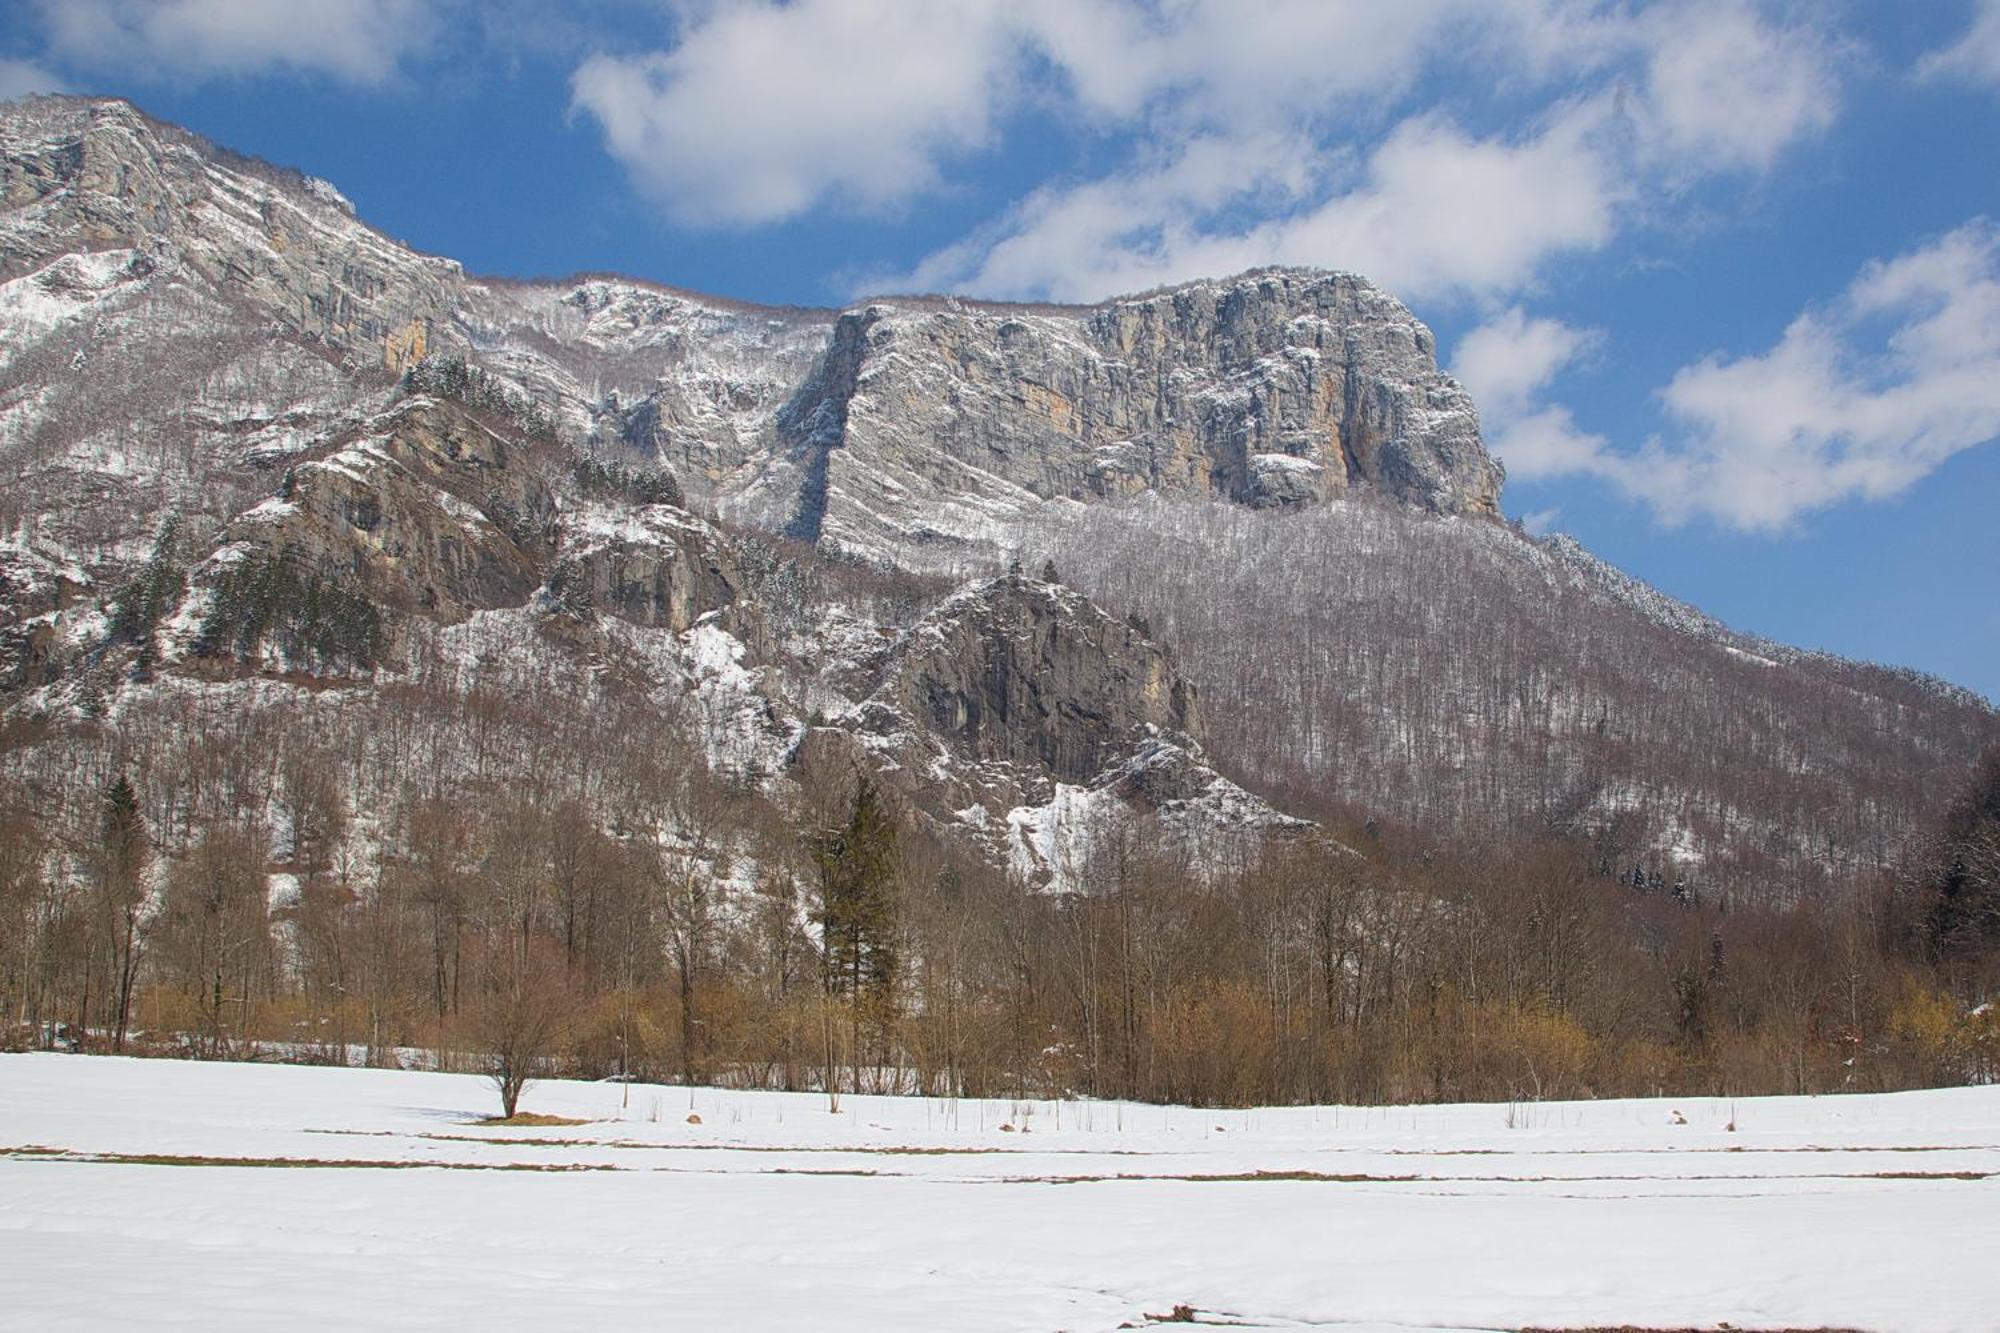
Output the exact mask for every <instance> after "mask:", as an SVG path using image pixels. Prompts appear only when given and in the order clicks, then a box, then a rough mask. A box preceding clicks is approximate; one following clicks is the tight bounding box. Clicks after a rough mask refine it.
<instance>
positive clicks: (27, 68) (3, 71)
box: [0, 59, 67, 102]
mask: <svg viewBox="0 0 2000 1333" xmlns="http://www.w3.org/2000/svg"><path fill="white" fill-rule="evenodd" d="M65 91H67V87H66V85H65V84H64V83H63V81H62V80H61V79H59V78H57V77H56V76H55V75H53V74H51V73H49V72H48V71H47V70H45V69H43V68H42V67H41V66H39V65H34V64H30V63H29V62H28V61H25V60H7V59H0V102H6V101H11V100H12V99H14V98H16V97H26V96H27V95H28V94H29V93H60V92H65Z"/></svg>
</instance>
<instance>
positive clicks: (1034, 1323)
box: [0, 1055, 2000, 1333]
mask: <svg viewBox="0 0 2000 1333" xmlns="http://www.w3.org/2000/svg"><path fill="white" fill-rule="evenodd" d="M626 1091H627V1090H626V1089H624V1088H621V1087H619V1086H617V1085H610V1084H586V1083H545V1084H539V1085H536V1086H535V1087H533V1088H531V1089H530V1090H529V1092H528V1095H527V1097H526V1098H525V1100H524V1101H523V1109H524V1110H528V1111H534V1112H540V1113H544V1114H555V1115H563V1116H572V1117H577V1118H580V1119H584V1120H587V1121H588V1122H589V1123H586V1124H582V1125H576V1126H567V1127H552V1128H526V1129H523V1128H505V1129H503V1128H495V1127H491V1126H486V1125H482V1124H480V1123H478V1117H480V1116H482V1115H485V1114H488V1113H490V1112H491V1111H492V1109H493V1108H494V1105H495V1099H494V1096H493V1094H492V1091H491V1089H490V1087H489V1086H488V1085H487V1084H486V1083H484V1082H483V1081H481V1080H479V1079H476V1078H472V1077H465V1076H455V1075H444V1074H420V1073H402V1072H391V1071H378V1070H343V1069H313V1068H296V1067H284V1066H263V1065H231V1064H192V1063H178V1062H171V1061H139V1060H119V1059H108V1058H86V1057H77V1056H51V1055H17V1056H0V1327H5V1328H10V1329H11V1328H22V1329H30V1328H32V1329H54V1328H78V1327H90V1328H99V1327H136V1326H144V1327H162V1326H165V1327H185V1328H200V1329H222V1328H244V1329H271V1328H300V1327H325V1326H339V1327H349V1328H359V1327H368V1328H378V1327H417V1326H424V1327H454V1328H455V1327H471V1328H479V1329H496V1328H528V1327H533V1328H538V1329H560V1328H573V1327H584V1326H608V1327H645V1328H655V1327H658V1328H673V1329H703V1330H706V1329H765V1328H772V1329H815V1330H818V1329H869V1330H899V1329H909V1330H925V1331H926V1333H931V1331H935V1330H952V1331H957V1330H988V1329H991V1330H1001V1329H1006V1330H1015V1329H1021V1330H1055V1329H1068V1330H1079V1331H1080V1330H1110V1329H1116V1328H1119V1327H1121V1326H1125V1325H1128V1324H1133V1325H1143V1324H1144V1323H1145V1321H1146V1316H1147V1315H1148V1314H1167V1313H1169V1312H1170V1311H1172V1309H1173V1307H1174V1306H1176V1305H1178V1304H1185V1305H1188V1306H1191V1307H1193V1308H1194V1309H1195V1310H1197V1311H1198V1312H1200V1313H1198V1314H1197V1316H1196V1317H1197V1318H1198V1319H1202V1320H1209V1321H1213V1322H1216V1323H1232V1324H1236V1325H1241V1326H1248V1327H1254V1328H1272V1329H1280V1328H1337V1329H1343V1330H1350V1331H1351V1330H1356V1329H1375V1328H1394V1329H1407V1328H1425V1329H1438V1328H1472V1329H1500V1328H1517V1327H1521V1326H1524V1325H1535V1326H1542V1327H1577V1326H1585V1325H1601V1324H1639V1325H1645V1326H1649V1327H1675V1328H1679V1327H1683V1326H1698V1327H1717V1326H1719V1325H1721V1324H1723V1323H1724V1322H1726V1323H1728V1324H1730V1325H1733V1326H1734V1327H1736V1328H1739V1329H1748V1328H1792V1327H1811V1328H1818V1327H1821V1326H1838V1327H1854V1328H1866V1329H1910V1330H1943V1329H1955V1330H1956V1329H1963V1330H1989V1331H1990V1330H1992V1329H1994V1328H1996V1327H2000V1265H1996V1254H2000V1088H1978V1089H1954V1090H1947V1091H1940V1092H1924V1093H1907V1094H1902V1095H1897V1096H1884V1097H1823V1098H1796V1099H1752V1100H1743V1101H1740V1102H1736V1103H1734V1104H1732V1103H1729V1102H1713V1101H1703V1100H1699V1099H1683V1100H1678V1101H1621V1102H1582V1103H1561V1104H1550V1103H1544V1104H1536V1105H1523V1106H1518V1107H1512V1108H1510V1107H1508V1106H1505V1105H1489V1106H1445V1107H1417V1108H1410V1107H1398V1108H1391V1109H1383V1108H1374V1109H1357V1108H1348V1107H1342V1108H1334V1107H1321V1108H1286V1109H1268V1110H1253V1111H1201V1110H1194V1109H1188V1108H1171V1109H1163V1108H1160V1107H1148V1106H1136V1105H1122V1106H1120V1105H1110V1104H1105V1103H1078V1102H1069V1103H1063V1104H1061V1105H1060V1106H1058V1105H1056V1104H1054V1103H1035V1104H1026V1105H1024V1104H1018V1103H1011V1102H1007V1101H989V1102H983V1103H982V1102H972V1101H962V1102H956V1103H954V1102H946V1101H936V1100H923V1099H916V1098H911V1099H889V1098H872V1097H870V1098H848V1099H843V1102H842V1106H841V1110H840V1113H839V1114H837V1115H835V1114H829V1112H828V1110H827V1103H826V1099H825V1098H823V1097H817V1096H809V1095H786V1094H778V1093H743V1092H729V1091H717V1090H707V1089H696V1090H693V1091H692V1092H690V1091H689V1090H688V1089H685V1088H659V1087H651V1086H646V1085H638V1086H634V1087H632V1088H631V1089H630V1090H629V1091H630V1097H629V1105H627V1104H625V1102H626V1097H625V1094H626ZM691 1111H692V1113H693V1114H694V1115H697V1116H699V1119H700V1123H698V1124H696V1123H690V1118H689V1117H690V1112H691ZM1676 1112H1678V1113H1679V1116H1680V1117H1681V1118H1684V1119H1685V1120H1686V1123H1685V1124H1677V1123H1674V1122H1675V1119H1676V1117H1675V1113H1676ZM1732 1116H1733V1117H1734V1121H1735V1128H1734V1130H1733V1131H1732V1130H1731V1129H1729V1128H1728V1125H1729V1123H1730V1121H1731V1118H1732ZM1007 1126H1011V1127H1012V1128H1011V1129H1009V1128H1006V1127H1007ZM142 1159H143V1160H142ZM403 1168H415V1169H403ZM496 1168H498V1169H496Z"/></svg>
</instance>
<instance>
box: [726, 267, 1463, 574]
mask: <svg viewBox="0 0 2000 1333" xmlns="http://www.w3.org/2000/svg"><path fill="white" fill-rule="evenodd" d="M777 426H778V436H779V439H778V442H777V446H776V448H775V449H774V451H773V458H772V460H771V465H770V466H767V467H765V468H762V469H759V470H756V471H755V472H753V473H750V474H747V475H746V476H744V477H743V478H741V479H739V480H738V481H737V482H736V483H734V484H731V483H725V485H724V488H723V490H724V495H725V497H726V498H725V501H724V503H725V505H729V506H734V507H736V508H737V509H738V510H740V511H741V512H744V513H745V514H746V515H749V516H752V517H762V518H763V519H764V520H765V521H776V520H777V519H778V518H780V517H782V518H783V521H784V523H785V526H786V527H787V528H788V530H790V531H791V532H793V533H795V534H796V535H800V536H805V537H809V538H813V539H818V540H825V541H828V542H829V543H831V544H833V545H836V546H840V547H843V548H845V549H849V550H852V551H855V552H857V553H860V554H870V555H885V554H886V555H888V556H889V557H890V558H892V559H897V560H900V561H902V562H904V563H911V562H916V563H932V564H938V563H947V562H949V561H950V560H952V559H954V558H960V557H962V556H963V555H964V554H966V553H967V552H968V551H969V550H973V549H977V548H978V547H979V546H980V545H981V543H982V541H990V540H991V535H992V532H993V530H994V529H995V527H996V526H997V525H999V524H1002V523H1004V522H1005V521H1006V520H1007V519H1008V518H1009V517H1012V516H1018V515H1021V514H1024V513H1027V512H1031V511H1032V510H1034V509H1036V508H1037V507H1039V506H1040V505H1042V504H1043V503H1044V502H1047V501H1057V500H1068V501H1081V502H1090V501H1095V500H1102V499H1108V498H1115V497H1123V496H1130V495H1134V494H1137V493H1139V492H1141V491H1149V490H1150V491H1160V492H1166V493H1178V494H1194V495H1201V496H1210V497H1214V498H1217V499H1222V500H1228V501H1232V502H1236V503H1240V504H1246V505H1252V506H1257V507H1277V506H1287V505H1301V504H1312V503H1315V502H1318V501H1323V500H1326V499H1328V498H1331V497H1335V496H1340V495H1344V494H1346V493H1348V492H1350V491H1352V490H1356V489H1374V490H1377V491H1380V492H1382V493H1385V494H1388V495H1390V496H1393V497H1395V498H1397V499H1400V500H1403V501H1404V502H1406V503H1409V504H1411V505H1413V506H1416V507H1418V508H1421V509H1425V510H1429V511H1432V512H1437V513H1466V514H1479V515H1489V516H1490V515H1494V514H1497V513H1498V506H1499V492H1500V477H1501V474H1500V469H1499V466H1498V465H1497V464H1496V463H1495V462H1494V461H1493V460H1492V459H1491V458H1490V457H1488V456H1487V454H1486V452H1485V450H1484V448H1483V447H1482V446H1481V444H1480V440H1479V420H1478V413H1477V411H1476V410H1475V408H1474V407H1473V404H1472V400H1471V398H1470V396H1469V395H1468V394H1467V393H1466V392H1465V390H1464V389H1463V388H1462V387H1461V386H1460V385H1459V384H1458V383H1457V382H1456V381H1455V380H1453V379H1451V378H1450V377H1449V376H1447V375H1445V374H1444V373H1443V372H1441V371H1440V370H1439V369H1438V367H1437V362H1436V344H1435V341H1434V339H1433V338H1432V336H1431V333H1430V331H1429V330H1428V329H1426V328H1425V327H1424V326H1423V324H1421V323H1420V322H1419V321H1418V320H1417V319H1416V318H1415V317H1414V316H1412V315H1411V314H1410V312H1409V311H1408V310H1407V309H1405V308H1404V307H1403V306H1402V305H1401V304H1400V303H1399V302H1397V301H1396V300H1395V299H1394V298H1393V297H1390V296H1388V295H1387V294H1386V293H1384V292H1382V291H1380V290H1378V289H1376V288H1375V287H1373V286H1371V285H1370V284H1368V283H1367V282H1365V281H1364V280H1362V279H1360V278H1357V277H1354V276H1353V275H1350V274H1341V273H1324V272H1317V271H1299V270H1272V271H1266V272H1261V273H1253V274H1246V275H1244V276H1243V277H1240V278H1236V279H1231V280H1228V281H1223V282H1203V283H1195V284H1190V285H1188V286H1185V287H1181V288H1177V289H1175V290H1172V291H1169V292H1164V293H1160V294H1158V295H1154V296H1149V297H1140V298H1132V299H1126V300H1118V301H1112V302H1108V303H1106V304H1104V305H1101V306H1095V307H1079V308H1075V309H1061V308H1046V307H1044V308H1025V307H1024V308H1010V307H991V306H977V305H966V304H962V303H958V302H943V303H932V302H917V303H897V302H877V303H874V304H871V305H869V306H866V307H864V308H862V309H860V310H857V311H853V312H850V313H848V314H846V315H843V316H842V317H841V318H840V320H839V321H838V322H837V323H836V324H835V326H834V329H833V331H832V333H831V335H830V338H829V343H828V349H827V352H826V354H825V356H824V358H823V359H822V361H821V363H820V366H819V367H818V368H817V371H816V373H815V374H814V375H813V377H812V378H811V379H809V380H808V381H807V382H806V383H805V384H804V385H803V386H802V387H801V389H800V391H799V393H798V394H797V396H796V397H795V398H794V399H793V400H792V402H790V403H789V404H787V406H786V407H785V409H784V410H783V411H782V412H781V413H779V415H778V417H777Z"/></svg>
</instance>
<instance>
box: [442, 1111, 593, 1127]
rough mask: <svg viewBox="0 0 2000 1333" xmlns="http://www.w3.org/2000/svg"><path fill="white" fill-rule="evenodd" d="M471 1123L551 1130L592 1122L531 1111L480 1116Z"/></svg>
mask: <svg viewBox="0 0 2000 1333" xmlns="http://www.w3.org/2000/svg"><path fill="white" fill-rule="evenodd" d="M472 1123H473V1124H475V1125H493V1126H498V1127H514V1126H518V1127H520V1128H523V1129H553V1128H555V1127H557V1126H559V1125H588V1124H591V1123H593V1122H591V1121H589V1120H576V1119H573V1118H571V1117H569V1116H566V1115H538V1114H536V1113H535V1112H533V1111H516V1112H515V1113H514V1114H513V1115H489V1116H482V1117H481V1118H480V1119H478V1120H475V1121H473V1122H472Z"/></svg>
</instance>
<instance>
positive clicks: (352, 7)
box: [40, 0, 436, 85]
mask: <svg viewBox="0 0 2000 1333" xmlns="http://www.w3.org/2000/svg"><path fill="white" fill-rule="evenodd" d="M40 15H41V20H42V30H43V34H44V38H45V40H46V41H47V43H48V47H49V50H50V53H51V54H52V56H54V57H55V58H56V59H57V60H59V61H60V62H62V63H64V64H66V65H74V66H76V67H78V68H82V69H111V70H118V71H121V72H127V73H132V74H137V75H141V76H146V77H164V78H192V79H202V78H211V77H216V76H227V75H244V74H261V73H266V72H270V71H274V70H283V71H290V72H293V73H305V74H322V75H327V76H329V77H332V78H336V79H340V80H342V81H344V82H348V83H355V84H363V85H368V84H378V83H381V82H382V81H384V80H385V79H387V78H389V77H390V76H391V75H392V74H394V73H395V72H396V71H397V69H398V67H399V65H400V64H401V63H402V61H403V60H404V59H405V58H407V57H408V56H409V55H411V54H412V53H414V52H416V51H418V50H421V49H422V48H423V47H424V46H426V45H427V44H428V43H429V41H430V40H431V38H432V37H433V36H434V35H435V22H436V11H435V10H434V9H433V8H432V7H430V6H427V5H425V4H423V3H421V0H40Z"/></svg>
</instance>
